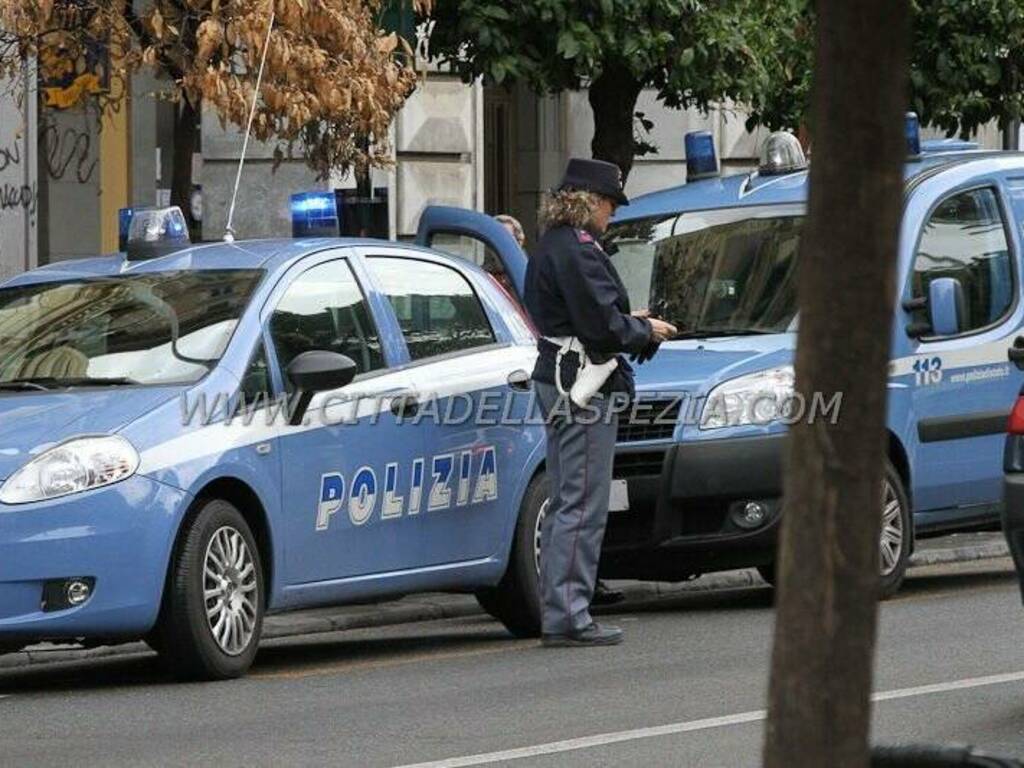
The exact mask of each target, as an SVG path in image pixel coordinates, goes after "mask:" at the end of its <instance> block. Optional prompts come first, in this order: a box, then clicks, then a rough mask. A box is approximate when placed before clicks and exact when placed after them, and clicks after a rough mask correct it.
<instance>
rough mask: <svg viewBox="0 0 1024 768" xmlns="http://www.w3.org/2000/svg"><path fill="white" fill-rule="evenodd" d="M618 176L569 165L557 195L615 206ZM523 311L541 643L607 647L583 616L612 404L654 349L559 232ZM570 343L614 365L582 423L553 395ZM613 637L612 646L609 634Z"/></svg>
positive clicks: (570, 365)
mask: <svg viewBox="0 0 1024 768" xmlns="http://www.w3.org/2000/svg"><path fill="white" fill-rule="evenodd" d="M620 178H621V176H620V174H619V169H618V167H617V166H615V165H613V164H611V163H604V162H601V161H596V160H579V159H573V160H570V161H569V166H568V168H567V169H566V175H565V178H564V180H563V182H562V189H577V190H587V191H592V192H598V193H600V194H602V195H605V196H606V197H609V198H612V199H614V200H616V201H617V202H620V203H622V204H626V203H628V200H627V199H626V197H625V195H624V194H623V193H622V188H621V183H620V181H619V179H620ZM524 300H525V304H526V309H527V311H528V312H529V313H530V316H531V317H532V319H533V322H534V324H535V325H536V327H537V329H538V331H539V332H540V334H541V336H542V337H546V338H541V339H540V340H538V351H539V355H538V359H537V363H536V367H535V368H534V371H533V380H534V383H535V384H534V386H535V390H536V392H537V398H538V400H539V403H540V407H541V410H542V413H543V415H544V416H545V422H546V434H547V474H548V480H549V498H550V503H549V506H548V510H547V514H546V517H545V519H544V524H543V530H542V534H541V535H542V542H543V548H542V550H541V606H542V617H541V618H542V628H543V633H544V637H545V642H548V641H549V640H551V641H552V642H551V644H559V643H558V642H555V641H557V640H565V641H566V644H577V643H576V642H575V641H576V640H580V641H582V642H584V643H586V642H588V641H591V640H592V639H593V638H595V637H597V638H598V639H597V640H596V641H595V642H597V643H600V642H602V640H601V638H603V639H604V641H607V642H617V641H618V639H619V638H620V637H621V633H620V632H618V631H617V630H609V631H606V632H605V633H604V634H603V635H602V634H601V630H600V628H598V627H597V625H594V624H593V620H592V618H591V616H590V602H591V600H592V598H593V595H594V586H595V582H596V579H597V566H598V560H599V558H600V554H601V541H602V539H603V538H604V529H605V523H606V522H607V518H608V500H609V493H610V490H611V479H612V461H613V458H614V450H615V439H616V431H617V426H618V418H617V411H616V408H615V405H614V403H615V400H616V399H617V398H628V397H631V396H632V395H633V373H632V368H631V367H630V365H629V362H628V361H627V360H626V358H625V356H624V355H625V354H629V355H632V356H633V357H634V358H635V359H637V358H638V359H640V360H641V361H642V360H644V359H646V358H648V357H650V355H652V354H653V353H654V351H655V350H656V348H657V344H656V343H655V341H654V340H653V332H652V328H651V324H650V322H649V321H647V320H646V319H644V318H639V317H633V316H632V315H630V307H629V298H628V296H627V294H626V289H625V287H624V286H623V284H622V280H621V279H620V278H619V275H618V273H617V272H616V271H615V267H614V266H613V265H612V263H611V260H610V259H609V258H608V255H607V254H606V253H605V252H604V250H603V249H602V247H601V244H600V243H599V242H598V240H597V237H596V236H595V235H594V233H591V232H588V231H586V230H583V229H574V228H573V227H572V226H569V225H561V226H553V227H551V228H550V229H548V231H547V232H545V233H544V235H543V237H542V238H541V240H540V242H539V244H538V246H537V249H536V253H535V254H534V255H533V256H532V257H531V258H530V261H529V263H528V266H527V270H526V291H525V296H524ZM565 337H576V338H577V339H579V341H580V342H582V344H583V347H584V349H585V350H586V354H587V356H588V357H589V358H590V359H591V360H593V361H594V362H603V361H606V360H607V359H608V358H609V357H610V356H613V355H615V356H618V357H619V360H618V365H617V367H616V368H615V369H614V371H613V372H612V374H611V376H610V377H609V378H608V380H607V381H606V382H605V383H604V385H603V386H602V387H601V389H600V390H599V394H597V395H595V396H594V398H592V399H591V401H590V402H589V403H588V405H587V407H586V409H585V410H587V411H588V413H587V414H586V418H580V416H581V415H582V414H581V413H580V409H578V408H577V407H576V406H570V404H569V402H568V400H567V399H566V398H565V397H564V396H561V395H560V394H559V388H558V387H557V386H556V383H555V376H556V368H558V370H559V371H560V375H561V377H562V382H561V383H562V390H563V391H565V392H567V391H569V388H570V387H571V386H572V383H573V376H574V373H575V371H576V369H577V365H578V359H577V357H576V353H575V352H567V353H565V354H564V355H563V357H562V362H561V364H560V365H558V366H556V358H557V355H558V352H559V349H560V346H559V344H558V343H556V342H554V341H551V339H555V338H565ZM616 633H617V635H618V637H612V635H613V634H616Z"/></svg>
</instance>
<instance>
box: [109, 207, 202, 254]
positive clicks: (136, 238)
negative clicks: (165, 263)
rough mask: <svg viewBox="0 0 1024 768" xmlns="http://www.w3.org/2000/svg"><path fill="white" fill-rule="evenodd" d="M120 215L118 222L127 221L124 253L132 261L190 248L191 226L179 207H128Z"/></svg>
mask: <svg viewBox="0 0 1024 768" xmlns="http://www.w3.org/2000/svg"><path fill="white" fill-rule="evenodd" d="M125 211H130V213H127V214H126V213H125ZM120 213H121V216H120V218H119V221H118V223H119V224H122V223H123V222H124V221H125V220H127V222H128V232H127V234H126V235H125V248H124V250H125V252H126V253H127V254H128V259H129V260H130V261H135V260H138V259H152V258H156V257H157V256H164V255H166V254H168V253H173V252H174V251H177V250H180V249H182V248H184V247H186V246H188V245H189V242H190V241H189V236H188V225H187V224H186V223H185V216H184V214H182V212H181V209H180V208H179V207H178V206H176V205H172V206H170V207H168V208H133V209H127V208H125V209H122V210H121V212H120Z"/></svg>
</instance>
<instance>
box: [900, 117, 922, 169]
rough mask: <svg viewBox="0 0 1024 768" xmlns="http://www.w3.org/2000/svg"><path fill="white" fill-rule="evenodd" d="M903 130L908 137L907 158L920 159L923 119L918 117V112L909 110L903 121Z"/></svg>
mask: <svg viewBox="0 0 1024 768" xmlns="http://www.w3.org/2000/svg"><path fill="white" fill-rule="evenodd" d="M903 131H904V135H906V137H907V159H908V160H919V159H920V158H921V121H920V120H918V119H917V112H907V114H906V117H905V118H904V122H903Z"/></svg>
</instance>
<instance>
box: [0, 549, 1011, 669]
mask: <svg viewBox="0 0 1024 768" xmlns="http://www.w3.org/2000/svg"><path fill="white" fill-rule="evenodd" d="M1008 555H1009V548H1008V547H1007V545H1006V542H1004V541H996V542H987V543H982V544H974V545H967V546H961V547H944V548H935V549H920V550H918V551H917V552H916V553H915V554H914V556H913V558H911V561H910V567H911V568H922V567H926V566H930V565H947V564H950V563H965V562H972V561H976V560H990V559H996V558H1001V557H1007V556H1008ZM763 585H764V582H763V581H762V580H761V577H760V576H759V575H758V573H757V571H756V570H754V569H752V568H749V569H745V570H741V571H726V572H724V573H710V574H707V575H706V576H702V577H700V578H699V579H695V580H693V581H684V582H679V583H674V584H673V583H663V582H646V581H640V582H631V583H627V584H624V585H622V586H621V590H622V592H623V593H624V594H625V596H626V601H625V603H620V604H618V605H616V606H611V607H610V610H617V609H620V608H621V607H622V605H623V604H628V603H630V602H635V603H639V602H647V601H651V600H657V599H659V598H668V597H676V596H679V595H681V594H685V593H694V592H712V591H716V590H722V589H747V588H750V587H760V586H763ZM345 610H346V611H347V612H346V613H342V614H337V615H333V616H332V615H326V614H322V613H321V614H316V615H310V614H303V613H301V612H299V613H293V614H281V615H278V616H269V617H267V619H266V621H265V622H264V625H263V640H277V639H282V638H289V637H302V636H311V635H320V634H325V633H328V632H342V631H345V630H350V629H368V628H373V627H389V626H394V625H396V624H411V623H414V622H419V621H436V620H438V619H455V618H465V617H469V616H480V617H483V616H485V615H486V614H484V612H483V611H481V610H480V607H479V606H478V605H477V602H476V600H475V599H474V598H473V597H471V596H469V595H465V596H462V597H454V596H451V595H438V596H436V599H431V596H430V595H427V596H424V598H421V599H418V600H415V601H409V602H391V603H380V604H377V605H369V606H366V609H365V610H359V609H358V608H355V609H353V608H352V607H349V608H346V609H345ZM606 610H608V609H606ZM600 612H606V611H600ZM151 653H152V651H151V650H150V648H149V646H147V645H146V644H145V643H142V642H133V643H126V644H124V645H112V646H101V647H99V648H88V649H81V648H73V647H60V646H56V647H53V648H49V647H47V648H40V647H35V648H33V649H31V650H27V651H19V652H18V653H10V654H6V655H0V671H4V670H11V669H23V668H26V667H39V666H45V665H49V664H57V663H60V662H71V661H94V660H99V659H107V658H112V657H117V658H126V657H131V656H142V655H145V654H151Z"/></svg>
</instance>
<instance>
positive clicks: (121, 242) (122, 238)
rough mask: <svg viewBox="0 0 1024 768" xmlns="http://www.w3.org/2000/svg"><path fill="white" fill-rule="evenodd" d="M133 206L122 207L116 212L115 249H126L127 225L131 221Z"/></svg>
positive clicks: (133, 211)
mask: <svg viewBox="0 0 1024 768" xmlns="http://www.w3.org/2000/svg"><path fill="white" fill-rule="evenodd" d="M134 213H135V209H134V208H122V209H121V210H119V211H118V212H117V250H119V251H124V250H127V249H128V227H129V226H131V223H132V214H134Z"/></svg>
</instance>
